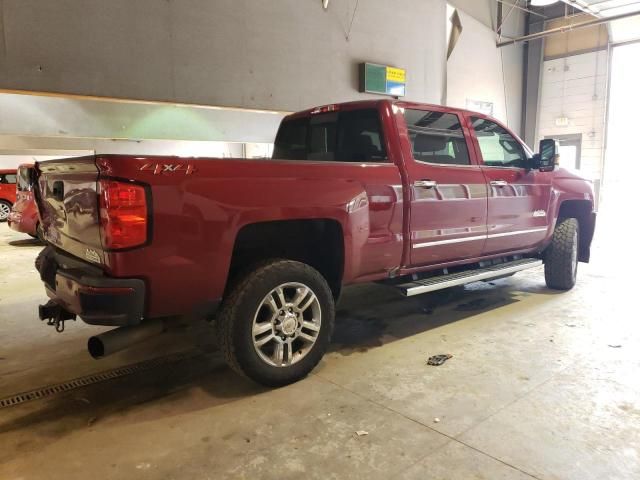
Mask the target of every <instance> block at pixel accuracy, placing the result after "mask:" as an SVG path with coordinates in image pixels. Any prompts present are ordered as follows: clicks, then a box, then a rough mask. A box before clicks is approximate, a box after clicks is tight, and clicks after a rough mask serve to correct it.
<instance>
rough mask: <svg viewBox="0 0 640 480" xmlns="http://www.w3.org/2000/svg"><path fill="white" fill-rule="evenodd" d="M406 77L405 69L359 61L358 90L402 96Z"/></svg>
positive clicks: (405, 85)
mask: <svg viewBox="0 0 640 480" xmlns="http://www.w3.org/2000/svg"><path fill="white" fill-rule="evenodd" d="M406 77H407V74H406V71H405V70H403V69H402V68H395V67H389V66H388V65H378V64H375V63H361V64H360V89H359V90H360V91H361V92H366V93H378V94H380V95H391V96H393V97H404V95H405V93H406V87H407V81H406Z"/></svg>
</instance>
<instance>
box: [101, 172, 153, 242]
mask: <svg viewBox="0 0 640 480" xmlns="http://www.w3.org/2000/svg"><path fill="white" fill-rule="evenodd" d="M98 187H99V194H100V229H101V235H102V245H103V247H104V248H105V249H118V248H131V247H137V246H139V245H142V244H144V243H146V241H147V226H148V225H147V222H148V218H147V196H146V192H145V189H144V187H142V186H140V185H135V184H132V183H125V182H116V181H112V180H100V181H99V182H98Z"/></svg>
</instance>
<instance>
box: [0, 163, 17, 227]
mask: <svg viewBox="0 0 640 480" xmlns="http://www.w3.org/2000/svg"><path fill="white" fill-rule="evenodd" d="M14 203H16V170H15V169H12V170H11V169H0V222H5V221H6V220H7V218H8V217H9V213H10V212H11V207H12V206H13V204H14Z"/></svg>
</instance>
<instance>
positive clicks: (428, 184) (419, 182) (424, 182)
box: [413, 180, 438, 188]
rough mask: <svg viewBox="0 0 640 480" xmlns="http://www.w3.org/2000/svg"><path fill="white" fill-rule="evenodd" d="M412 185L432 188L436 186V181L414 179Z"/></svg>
mask: <svg viewBox="0 0 640 480" xmlns="http://www.w3.org/2000/svg"><path fill="white" fill-rule="evenodd" d="M413 186H414V187H422V188H433V187H437V186H438V182H436V181H435V180H416V181H415V182H413Z"/></svg>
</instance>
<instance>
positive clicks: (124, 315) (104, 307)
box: [36, 246, 145, 326]
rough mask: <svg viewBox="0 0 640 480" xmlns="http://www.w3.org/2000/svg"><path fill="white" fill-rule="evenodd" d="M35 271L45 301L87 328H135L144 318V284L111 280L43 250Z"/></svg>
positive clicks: (72, 259) (142, 282) (54, 253)
mask: <svg viewBox="0 0 640 480" xmlns="http://www.w3.org/2000/svg"><path fill="white" fill-rule="evenodd" d="M36 268H37V269H38V271H39V272H40V278H41V279H42V281H43V282H44V284H45V289H46V292H47V295H48V296H49V298H51V299H52V300H53V301H54V302H56V303H57V304H58V305H60V306H61V307H62V308H64V309H65V310H67V311H69V312H71V313H74V314H76V315H78V316H79V317H80V318H82V320H84V321H85V322H86V323H89V324H91V325H108V326H126V325H137V324H139V323H140V321H141V320H142V318H143V316H144V299H145V284H144V281H143V280H140V279H133V278H111V277H107V276H105V275H104V273H103V272H102V270H100V269H99V268H97V267H95V266H92V265H88V264H87V263H85V262H82V261H80V260H78V259H76V258H74V257H71V256H69V255H66V254H64V253H61V252H59V251H56V250H55V249H54V248H53V247H51V246H48V247H46V248H45V249H44V250H43V251H42V252H41V253H40V255H38V258H37V259H36Z"/></svg>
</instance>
